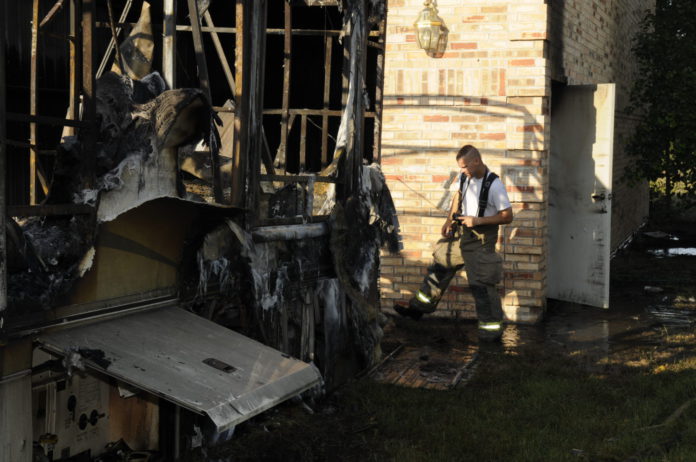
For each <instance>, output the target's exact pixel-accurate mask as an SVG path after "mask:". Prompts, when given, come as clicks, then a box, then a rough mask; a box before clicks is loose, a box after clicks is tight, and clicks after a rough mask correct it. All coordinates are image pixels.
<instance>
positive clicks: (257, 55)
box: [232, 0, 268, 227]
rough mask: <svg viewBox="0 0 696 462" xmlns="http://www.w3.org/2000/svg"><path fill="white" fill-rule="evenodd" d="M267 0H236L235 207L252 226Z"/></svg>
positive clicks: (259, 146)
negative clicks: (240, 209)
mask: <svg viewBox="0 0 696 462" xmlns="http://www.w3.org/2000/svg"><path fill="white" fill-rule="evenodd" d="M267 8H268V2H267V1H266V0H256V1H252V0H237V4H236V25H237V29H238V30H239V31H240V33H238V34H237V35H236V50H235V53H236V54H235V60H236V63H235V64H236V65H235V68H236V71H237V76H236V79H235V83H236V91H235V94H236V96H237V111H235V150H234V154H233V158H232V165H233V171H232V173H233V178H232V205H235V206H238V207H244V208H246V210H247V211H248V214H247V220H246V225H247V227H249V226H251V224H252V222H253V221H254V220H255V219H256V217H255V214H256V211H257V210H258V207H257V205H258V204H257V202H258V187H259V175H260V159H261V155H262V150H263V93H264V92H263V82H264V64H265V60H266V34H265V33H264V31H265V30H266V11H267Z"/></svg>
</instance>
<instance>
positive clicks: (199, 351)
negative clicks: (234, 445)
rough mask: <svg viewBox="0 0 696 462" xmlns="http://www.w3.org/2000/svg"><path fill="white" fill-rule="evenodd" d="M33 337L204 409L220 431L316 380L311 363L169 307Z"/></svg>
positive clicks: (110, 372) (183, 403)
mask: <svg viewBox="0 0 696 462" xmlns="http://www.w3.org/2000/svg"><path fill="white" fill-rule="evenodd" d="M38 341H39V342H40V343H42V344H43V346H44V347H45V348H46V349H47V350H49V351H51V352H53V353H57V354H62V355H64V354H66V352H67V351H70V350H72V351H75V349H76V348H77V349H80V350H82V352H83V353H82V355H83V358H84V362H85V364H86V365H87V366H89V367H91V368H94V369H96V370H99V371H101V372H103V373H105V374H107V375H110V376H112V377H115V378H117V379H119V380H122V381H124V382H126V383H129V384H131V385H133V386H136V387H139V388H141V389H143V390H146V391H148V392H150V393H153V394H156V395H158V396H161V397H162V398H164V399H167V400H169V401H172V402H173V403H175V404H177V405H179V406H182V407H184V408H186V409H189V410H191V411H193V412H196V413H199V414H205V415H207V416H208V417H210V419H211V420H212V421H213V423H214V424H215V425H216V426H217V427H218V430H220V431H222V430H224V429H226V428H229V427H231V426H233V425H237V424H238V423H240V422H243V421H244V420H246V419H248V418H250V417H252V416H254V415H256V414H258V413H260V412H263V411H264V410H266V409H269V408H271V407H272V406H275V405H276V404H278V403H280V402H282V401H284V400H285V399H287V398H290V397H292V396H294V395H296V394H298V393H301V392H303V391H305V390H307V389H309V388H311V387H312V386H315V385H317V384H319V383H320V381H321V376H320V374H319V372H318V371H317V369H316V368H315V367H314V366H312V365H310V364H307V363H304V362H302V361H298V360H296V359H293V358H290V357H289V356H287V355H284V354H282V353H281V352H279V351H277V350H274V349H273V348H270V347H267V346H265V345H263V344H261V343H259V342H256V341H254V340H251V339H249V338H247V337H245V336H243V335H241V334H239V333H237V332H234V331H231V330H229V329H226V328H224V327H222V326H220V325H217V324H215V323H213V322H210V321H208V320H206V319H203V318H201V317H199V316H196V315H194V314H192V313H189V312H187V311H184V310H182V309H180V308H174V307H170V308H160V309H155V310H152V311H147V312H143V313H137V314H133V315H129V316H124V317H121V318H117V319H111V320H107V321H102V322H98V323H94V324H89V325H85V326H80V327H75V328H72V329H66V330H59V331H56V332H52V333H46V334H42V335H41V336H40V337H39V339H38ZM102 353H103V356H102ZM90 358H91V359H90Z"/></svg>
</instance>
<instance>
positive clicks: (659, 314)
mask: <svg viewBox="0 0 696 462" xmlns="http://www.w3.org/2000/svg"><path fill="white" fill-rule="evenodd" d="M647 311H648V313H650V315H651V316H652V317H653V318H655V320H656V321H658V322H659V323H660V324H663V325H665V326H672V327H689V326H691V325H693V324H695V323H696V312H694V311H692V310H680V309H677V308H674V307H672V306H665V305H656V306H650V307H648V308H647Z"/></svg>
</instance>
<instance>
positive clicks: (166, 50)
mask: <svg viewBox="0 0 696 462" xmlns="http://www.w3.org/2000/svg"><path fill="white" fill-rule="evenodd" d="M176 4H177V1H176V0H164V5H163V8H164V23H163V24H162V31H163V33H162V72H163V73H164V81H165V82H167V85H169V88H176V10H177V8H176Z"/></svg>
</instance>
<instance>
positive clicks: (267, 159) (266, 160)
mask: <svg viewBox="0 0 696 462" xmlns="http://www.w3.org/2000/svg"><path fill="white" fill-rule="evenodd" d="M203 19H204V20H205V23H206V24H208V26H210V27H212V28H213V30H212V31H211V37H212V39H213V45H215V51H217V54H218V58H219V59H220V64H221V65H222V69H223V71H224V73H225V78H226V79H227V84H228V85H229V86H230V92H231V93H232V99H236V95H235V90H236V84H235V82H234V76H233V74H232V69H231V68H230V64H229V62H228V61H227V56H226V55H225V50H224V49H223V48H222V43H221V42H220V37H219V36H218V34H217V32H215V24H213V17H212V16H211V15H210V11H206V12H205V14H204V15H203ZM213 109H214V110H216V111H217V110H218V108H217V107H213ZM220 110H222V111H224V112H234V109H230V108H227V107H222V108H220ZM263 147H264V149H263V151H261V152H262V154H263V158H262V160H263V165H264V166H265V167H266V171H267V172H268V173H271V174H274V173H275V170H274V168H273V157H272V156H271V148H270V147H269V146H268V139H267V138H266V132H265V131H264V133H263Z"/></svg>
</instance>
